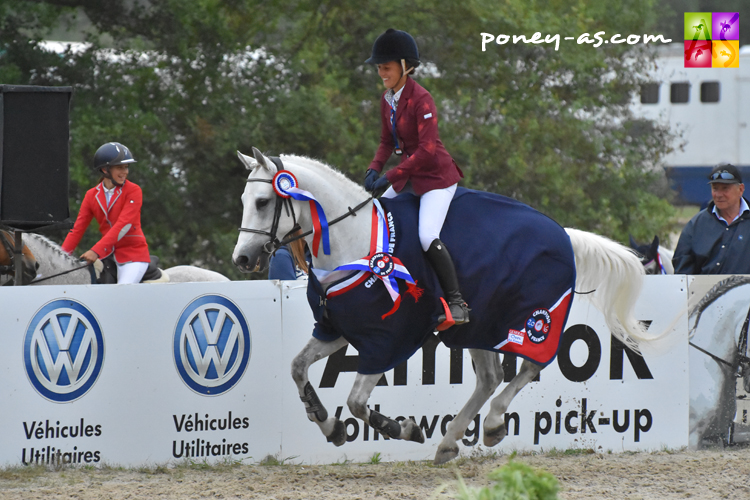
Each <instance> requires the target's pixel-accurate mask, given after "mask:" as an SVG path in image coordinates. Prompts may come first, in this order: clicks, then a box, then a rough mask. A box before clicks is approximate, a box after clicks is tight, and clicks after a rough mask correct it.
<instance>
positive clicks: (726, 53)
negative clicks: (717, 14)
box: [712, 40, 740, 68]
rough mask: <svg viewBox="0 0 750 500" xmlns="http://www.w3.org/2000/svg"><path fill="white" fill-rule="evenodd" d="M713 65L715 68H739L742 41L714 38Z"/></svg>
mask: <svg viewBox="0 0 750 500" xmlns="http://www.w3.org/2000/svg"><path fill="white" fill-rule="evenodd" d="M713 46H714V47H713V49H714V50H713V54H714V55H715V57H714V58H713V64H712V67H714V68H739V67H740V57H739V55H740V41H739V40H714V41H713Z"/></svg>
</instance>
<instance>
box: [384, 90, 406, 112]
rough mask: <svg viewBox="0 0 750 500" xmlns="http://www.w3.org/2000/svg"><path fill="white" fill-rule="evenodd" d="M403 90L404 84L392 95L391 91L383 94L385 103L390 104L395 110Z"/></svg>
mask: <svg viewBox="0 0 750 500" xmlns="http://www.w3.org/2000/svg"><path fill="white" fill-rule="evenodd" d="M404 88H406V84H404V86H403V87H401V88H400V89H398V92H395V93H394V92H393V89H388V91H387V92H386V93H385V101H386V102H387V103H388V104H390V105H391V107H392V108H396V106H398V100H399V99H401V93H402V92H403V91H404Z"/></svg>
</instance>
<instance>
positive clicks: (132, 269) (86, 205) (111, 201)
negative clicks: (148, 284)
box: [62, 142, 149, 283]
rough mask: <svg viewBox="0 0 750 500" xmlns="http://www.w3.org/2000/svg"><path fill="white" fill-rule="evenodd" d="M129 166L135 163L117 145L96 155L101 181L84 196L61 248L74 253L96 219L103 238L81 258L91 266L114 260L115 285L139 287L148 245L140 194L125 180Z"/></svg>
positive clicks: (108, 147)
mask: <svg viewBox="0 0 750 500" xmlns="http://www.w3.org/2000/svg"><path fill="white" fill-rule="evenodd" d="M131 163H135V159H134V158H133V155H132V154H131V153H130V150H129V149H128V148H127V147H125V146H123V145H122V144H120V143H119V142H108V143H107V144H104V145H103V146H101V147H100V148H99V149H98V150H97V151H96V154H95V155H94V170H96V171H99V172H101V174H102V176H103V177H102V179H101V182H100V183H99V184H97V185H96V186H95V187H93V188H91V189H89V190H88V191H87V192H86V196H85V197H84V198H83V203H81V209H80V210H79V212H78V217H77V218H76V222H75V225H74V226H73V229H71V230H70V232H69V233H68V236H67V237H66V238H65V241H64V242H63V245H62V249H63V250H64V251H65V252H67V253H69V254H71V253H73V250H75V248H76V247H77V246H78V243H79V242H80V241H81V238H82V237H83V234H84V233H85V232H86V228H88V226H89V224H90V223H91V219H92V218H95V219H96V221H97V222H98V223H99V231H100V232H101V233H102V237H101V239H100V240H99V241H98V242H97V243H96V244H95V245H94V246H93V247H91V249H90V250H87V251H86V252H84V253H83V255H81V258H82V259H84V260H86V261H87V262H89V263H93V262H94V261H95V260H96V259H105V258H106V257H109V256H113V257H114V261H115V262H116V264H117V283H139V282H140V281H141V279H142V278H143V275H144V273H145V272H146V270H147V269H148V263H149V253H148V244H147V243H146V237H145V236H144V235H143V231H141V205H142V204H143V193H142V192H141V188H140V187H139V186H138V185H137V184H135V183H133V182H131V181H128V180H127V177H128V166H129V165H130V164H131Z"/></svg>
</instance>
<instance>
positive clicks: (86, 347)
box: [23, 299, 104, 403]
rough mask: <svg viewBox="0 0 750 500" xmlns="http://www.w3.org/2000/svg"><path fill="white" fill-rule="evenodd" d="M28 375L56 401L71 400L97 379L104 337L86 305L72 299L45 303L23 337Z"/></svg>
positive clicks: (39, 391) (51, 399)
mask: <svg viewBox="0 0 750 500" xmlns="http://www.w3.org/2000/svg"><path fill="white" fill-rule="evenodd" d="M23 361H24V365H25V367H26V375H27V376H28V378H29V381H30V382H31V385H32V386H34V389H36V391H37V392H38V393H39V394H41V395H42V396H43V397H44V398H46V399H48V400H50V401H53V402H55V403H69V402H71V401H75V400H76V399H78V398H80V397H81V396H83V395H84V394H86V393H87V392H88V391H89V390H90V389H91V388H92V387H93V386H94V384H95V383H96V380H97V379H98V378H99V375H100V374H101V371H102V364H103V362H104V337H103V336H102V329H101V327H100V326H99V322H98V321H97V319H96V318H95V317H94V315H93V314H92V313H91V311H89V310H88V309H87V308H86V306H84V305H83V304H81V303H79V302H76V301H74V300H69V299H58V300H54V301H52V302H50V303H48V304H46V305H44V306H43V307H42V308H41V309H40V310H39V311H37V313H36V314H35V315H34V317H33V318H32V319H31V322H30V323H29V326H28V328H27V329H26V336H25V337H24V340H23Z"/></svg>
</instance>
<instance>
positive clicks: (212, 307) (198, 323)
mask: <svg viewBox="0 0 750 500" xmlns="http://www.w3.org/2000/svg"><path fill="white" fill-rule="evenodd" d="M173 350H174V361H175V365H176V367H177V371H178V373H179V374H180V377H181V378H182V381H183V382H185V384H186V385H187V386H188V387H190V388H191V389H192V390H193V391H195V392H197V393H198V394H203V395H205V396H217V395H219V394H223V393H225V392H227V391H228V390H230V389H231V388H232V387H234V386H235V385H236V384H237V382H239V381H240V379H241V378H242V375H244V373H245V369H246V368H247V365H248V362H249V361H250V330H249V329H248V327H247V322H246V321H245V317H244V316H243V315H242V312H240V309H239V308H238V307H237V306H236V305H235V304H234V303H233V302H232V301H231V300H229V299H228V298H226V297H223V296H221V295H204V296H202V297H198V298H197V299H195V300H193V301H192V302H191V303H190V304H189V305H188V306H187V307H186V308H185V310H184V311H182V314H181V315H180V318H179V319H178V320H177V326H176V327H175V332H174V343H173Z"/></svg>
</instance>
